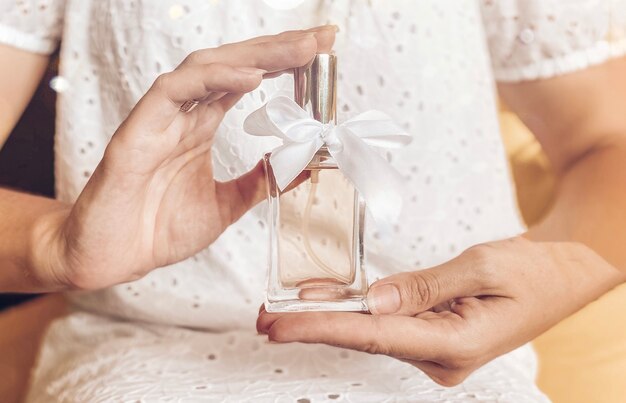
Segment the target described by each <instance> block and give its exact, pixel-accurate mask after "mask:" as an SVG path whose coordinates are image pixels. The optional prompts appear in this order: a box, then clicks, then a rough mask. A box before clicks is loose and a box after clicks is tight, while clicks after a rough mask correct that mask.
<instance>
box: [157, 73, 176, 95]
mask: <svg viewBox="0 0 626 403" xmlns="http://www.w3.org/2000/svg"><path fill="white" fill-rule="evenodd" d="M171 80H172V73H171V72H168V73H163V74H161V75H159V76H158V77H157V78H156V80H154V88H155V89H156V90H158V91H163V92H164V91H165V89H166V88H167V86H168V85H169V82H170V81H171Z"/></svg>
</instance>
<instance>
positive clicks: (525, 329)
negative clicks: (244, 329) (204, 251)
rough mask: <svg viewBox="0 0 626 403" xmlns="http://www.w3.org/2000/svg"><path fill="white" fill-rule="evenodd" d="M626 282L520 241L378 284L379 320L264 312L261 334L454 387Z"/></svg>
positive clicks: (565, 251) (584, 258)
mask: <svg viewBox="0 0 626 403" xmlns="http://www.w3.org/2000/svg"><path fill="white" fill-rule="evenodd" d="M622 281H624V273H623V272H621V271H619V270H618V269H616V268H615V267H613V266H611V265H610V264H609V263H607V262H606V261H605V260H603V259H602V258H601V257H600V256H599V255H597V254H596V253H595V252H593V251H592V250H591V249H589V248H588V247H586V246H584V245H583V244H580V243H574V242H533V241H529V240H527V239H525V238H521V237H519V238H512V239H508V240H504V241H499V242H491V243H487V244H483V245H478V246H475V247H472V248H470V249H468V250H467V251H465V252H464V253H462V254H461V255H460V256H459V257H457V258H455V259H453V260H451V261H449V262H447V263H444V264H442V265H440V266H437V267H434V268H431V269H427V270H421V271H415V272H407V273H400V274H396V275H393V276H390V277H388V278H385V279H382V280H379V281H377V282H375V283H374V284H373V285H372V287H371V288H370V291H369V293H368V305H369V308H370V311H371V313H372V315H363V314H358V313H349V312H341V313H336V312H308V313H287V314H270V313H267V312H265V311H264V310H263V309H262V310H261V313H260V316H259V319H258V321H257V329H258V330H259V332H261V333H265V334H267V335H268V337H269V339H270V340H272V341H274V342H282V343H285V342H303V343H324V344H329V345H332V346H338V347H344V348H350V349H354V350H358V351H364V352H368V353H372V354H384V355H389V356H391V357H395V358H397V359H400V360H402V361H406V362H408V363H410V364H412V365H414V366H416V367H417V368H419V369H421V370H422V371H424V372H425V373H426V374H427V375H428V376H429V377H431V378H432V379H433V380H434V381H435V382H437V383H440V384H442V385H445V386H452V385H456V384H459V383H461V382H462V381H463V380H464V379H465V378H466V377H467V376H468V375H469V374H470V373H472V372H473V371H474V370H476V369H477V368H479V367H480V366H482V365H484V364H485V363H487V362H489V361H490V360H492V359H494V358H495V357H497V356H499V355H501V354H504V353H506V352H509V351H511V350H513V349H515V348H517V347H519V346H521V345H522V344H524V343H526V342H528V341H530V340H532V339H534V338H535V337H536V336H538V335H539V334H541V333H542V332H544V331H545V330H547V329H548V328H550V327H551V326H553V325H555V324H556V323H557V322H559V321H560V320H561V319H563V318H565V317H567V316H569V315H571V314H572V313H574V312H575V311H577V310H578V309H580V308H582V307H583V306H584V305H586V304H587V303H589V302H591V301H593V300H594V299H596V298H598V297H599V296H601V295H602V294H603V293H605V292H606V291H608V290H609V289H611V288H612V287H615V286H616V285H618V284H619V283H620V282H622Z"/></svg>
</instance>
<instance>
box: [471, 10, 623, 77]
mask: <svg viewBox="0 0 626 403" xmlns="http://www.w3.org/2000/svg"><path fill="white" fill-rule="evenodd" d="M480 3H481V8H482V16H483V23H484V26H485V33H486V35H487V41H488V44H489V50H490V53H491V59H492V64H493V70H494V74H495V77H496V80H498V81H524V80H535V79H542V78H549V77H554V76H557V75H560V74H565V73H569V72H573V71H576V70H579V69H584V68H586V67H589V66H592V65H595V64H599V63H602V62H604V61H606V60H608V59H610V58H612V57H618V56H622V55H624V54H626V0H480Z"/></svg>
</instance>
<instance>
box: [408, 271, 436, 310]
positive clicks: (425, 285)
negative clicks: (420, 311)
mask: <svg viewBox="0 0 626 403" xmlns="http://www.w3.org/2000/svg"><path fill="white" fill-rule="evenodd" d="M405 284H406V285H405V287H402V288H403V291H401V292H403V293H404V294H405V295H402V298H403V300H404V299H405V298H406V300H407V301H411V302H412V305H413V306H416V307H424V306H428V305H430V304H431V303H432V301H435V300H436V299H437V296H438V295H439V284H438V281H437V279H436V277H435V276H433V275H432V274H430V273H428V272H423V273H417V274H416V275H413V276H411V277H410V280H409V281H408V282H407V283H405Z"/></svg>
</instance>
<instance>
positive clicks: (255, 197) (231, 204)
mask: <svg viewBox="0 0 626 403" xmlns="http://www.w3.org/2000/svg"><path fill="white" fill-rule="evenodd" d="M215 186H216V194H217V198H218V203H219V205H220V206H221V209H222V210H223V211H226V215H227V217H226V219H225V220H224V221H225V222H224V224H225V226H228V225H230V224H232V223H233V222H235V221H237V220H238V219H239V218H240V217H241V216H242V215H243V214H244V213H245V212H247V211H248V210H250V209H251V208H252V207H253V206H255V205H256V204H257V203H259V202H260V201H261V200H263V199H264V198H265V186H266V185H265V168H264V167H263V161H259V163H258V164H256V166H255V167H254V168H253V169H252V170H251V171H249V172H247V173H246V174H244V175H242V176H240V177H239V178H237V179H233V180H231V181H228V182H216V184H215Z"/></svg>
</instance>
